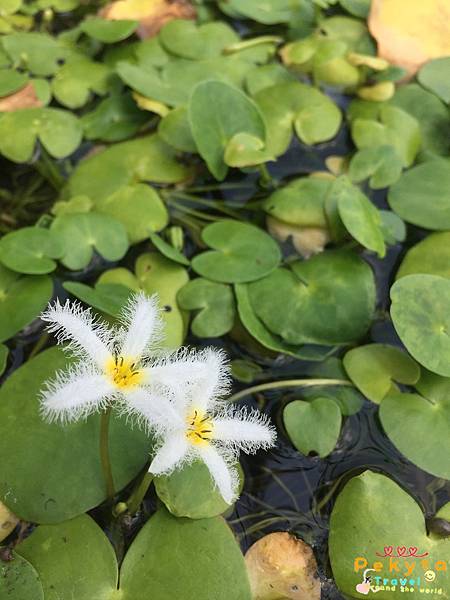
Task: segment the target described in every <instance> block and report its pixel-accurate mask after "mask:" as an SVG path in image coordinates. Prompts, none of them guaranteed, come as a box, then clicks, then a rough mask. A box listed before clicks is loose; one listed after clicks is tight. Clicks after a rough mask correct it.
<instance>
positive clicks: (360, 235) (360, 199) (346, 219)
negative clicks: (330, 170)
mask: <svg viewBox="0 0 450 600" xmlns="http://www.w3.org/2000/svg"><path fill="white" fill-rule="evenodd" d="M331 193H332V194H333V195H335V199H336V202H337V208H338V212H339V216H340V217H341V219H342V222H343V224H344V226H345V228H346V229H347V231H348V232H349V233H350V235H351V236H352V237H354V238H355V240H356V241H357V242H359V243H360V244H361V245H362V246H364V247H365V248H368V249H369V250H373V251H374V252H377V254H378V255H379V256H380V258H383V256H384V255H385V254H386V248H385V245H384V238H383V234H382V232H381V218H380V213H379V212H378V210H377V208H376V207H375V206H374V205H373V204H372V203H371V202H370V200H369V199H368V198H367V196H366V195H365V194H363V193H362V192H361V190H360V189H359V188H358V187H356V186H354V185H353V184H352V183H351V182H350V181H349V179H348V178H347V177H345V176H342V177H339V178H338V179H337V180H336V181H335V182H334V183H333V186H332V189H331Z"/></svg>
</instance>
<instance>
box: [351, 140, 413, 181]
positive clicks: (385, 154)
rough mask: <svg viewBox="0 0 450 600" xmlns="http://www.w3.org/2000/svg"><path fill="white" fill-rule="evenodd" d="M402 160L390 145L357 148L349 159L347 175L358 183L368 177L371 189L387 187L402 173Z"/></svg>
mask: <svg viewBox="0 0 450 600" xmlns="http://www.w3.org/2000/svg"><path fill="white" fill-rule="evenodd" d="M402 167H403V164H402V160H401V158H400V157H399V155H398V153H397V151H396V150H395V148H393V147H392V146H374V147H370V148H363V149H362V150H359V151H358V152H357V153H356V154H355V155H354V156H353V158H352V160H351V161H350V166H349V172H348V174H349V177H350V179H351V180H352V181H354V182H356V183H360V182H361V181H364V180H365V179H369V185H370V187H371V188H372V189H374V190H378V189H381V188H385V187H389V186H390V185H392V184H394V183H395V182H396V181H398V179H399V178H400V176H401V174H402Z"/></svg>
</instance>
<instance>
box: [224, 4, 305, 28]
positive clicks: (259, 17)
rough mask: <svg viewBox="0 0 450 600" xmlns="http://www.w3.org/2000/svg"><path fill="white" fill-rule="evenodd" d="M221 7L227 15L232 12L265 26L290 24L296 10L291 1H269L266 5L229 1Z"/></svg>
mask: <svg viewBox="0 0 450 600" xmlns="http://www.w3.org/2000/svg"><path fill="white" fill-rule="evenodd" d="M220 7H221V8H222V10H225V12H226V13H227V14H228V12H229V11H232V14H233V15H234V16H238V17H247V18H248V19H252V20H254V21H257V22H258V23H264V24H265V25H273V24H275V23H289V21H290V20H291V19H292V18H293V17H294V11H295V8H296V7H295V4H292V2H291V1H290V0H267V2H264V3H261V2H259V0H228V1H227V2H221V3H220Z"/></svg>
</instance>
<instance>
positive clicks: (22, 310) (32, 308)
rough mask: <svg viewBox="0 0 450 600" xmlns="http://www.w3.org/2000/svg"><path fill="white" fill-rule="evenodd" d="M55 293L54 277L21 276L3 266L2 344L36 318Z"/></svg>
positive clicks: (0, 281)
mask: <svg viewBox="0 0 450 600" xmlns="http://www.w3.org/2000/svg"><path fill="white" fill-rule="evenodd" d="M52 294H53V283H52V280H51V279H50V277H47V276H46V275H30V276H20V275H19V274H18V273H15V272H13V271H10V270H9V269H7V268H6V267H4V266H3V265H1V264H0V342H4V341H5V340H8V339H9V338H10V337H12V336H13V335H14V334H16V333H17V332H18V331H20V330H21V329H23V328H24V327H25V326H26V325H28V324H29V323H31V321H33V320H34V319H36V318H37V317H38V315H39V314H40V313H41V312H42V311H43V310H44V308H45V306H46V305H47V303H48V301H49V300H50V298H51V297H52Z"/></svg>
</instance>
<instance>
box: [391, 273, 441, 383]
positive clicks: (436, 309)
mask: <svg viewBox="0 0 450 600" xmlns="http://www.w3.org/2000/svg"><path fill="white" fill-rule="evenodd" d="M449 295H450V281H449V280H448V279H444V278H443V277H438V276H436V275H408V276H407V277H402V278H401V279H399V280H398V281H397V282H396V283H395V284H394V285H393V286H392V288H391V300H392V305H391V317H392V321H393V323H394V327H395V329H396V331H397V333H398V335H399V336H400V339H401V340H402V342H403V343H404V344H405V346H406V349H407V350H408V352H409V353H410V354H411V355H412V356H413V357H414V358H415V359H416V360H417V361H418V362H419V363H420V364H421V365H423V366H424V367H426V368H427V369H429V370H430V371H433V372H434V373H438V374H439V375H444V376H446V377H449V376H450V337H449V332H450V312H449V310H448V298H449Z"/></svg>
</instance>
